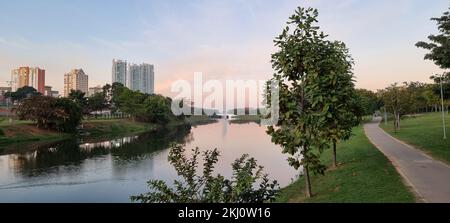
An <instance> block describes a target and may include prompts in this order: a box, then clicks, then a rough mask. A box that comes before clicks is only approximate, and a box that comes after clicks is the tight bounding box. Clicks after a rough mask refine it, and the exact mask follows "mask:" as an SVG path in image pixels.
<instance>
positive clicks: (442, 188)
mask: <svg viewBox="0 0 450 223" xmlns="http://www.w3.org/2000/svg"><path fill="white" fill-rule="evenodd" d="M380 121H381V118H375V119H374V120H373V121H372V122H371V123H367V124H365V125H364V131H365V132H366V135H367V137H368V138H369V140H370V141H371V142H372V144H374V145H375V146H376V147H377V148H378V149H379V150H380V151H381V152H383V153H384V154H385V155H386V157H388V159H389V160H390V161H391V162H392V163H393V164H394V166H395V168H396V169H397V171H398V172H399V173H400V174H401V175H402V176H403V178H404V179H405V181H406V182H407V183H408V184H409V186H411V187H412V188H413V189H414V191H415V192H416V194H417V195H418V197H419V198H420V199H422V200H423V201H424V202H430V203H450V166H448V165H447V164H445V163H443V162H441V161H437V160H434V159H433V158H431V157H430V156H428V155H427V154H425V153H424V152H422V151H420V150H418V149H415V148H413V147H412V146H410V145H407V144H405V143H403V142H401V141H399V140H397V139H395V138H394V137H392V136H390V135H389V134H387V133H386V132H385V131H383V130H382V129H381V128H380V127H379V126H378V125H379V123H380Z"/></svg>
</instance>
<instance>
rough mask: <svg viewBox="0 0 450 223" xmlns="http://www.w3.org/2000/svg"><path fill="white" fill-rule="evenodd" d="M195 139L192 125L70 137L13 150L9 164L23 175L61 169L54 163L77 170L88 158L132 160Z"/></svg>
mask: <svg viewBox="0 0 450 223" xmlns="http://www.w3.org/2000/svg"><path fill="white" fill-rule="evenodd" d="M192 140H193V136H192V134H191V133H190V127H189V126H180V127H177V128H175V129H171V130H160V131H157V132H149V133H145V134H141V135H137V136H127V137H121V138H117V139H113V140H108V141H92V140H89V139H70V140H66V141H63V142H60V143H56V144H54V145H51V146H50V147H48V148H38V149H36V150H34V151H31V152H22V153H16V154H11V155H9V156H8V163H9V166H8V167H9V168H10V169H11V170H12V171H13V172H14V173H15V174H17V175H20V176H21V177H36V176H39V175H40V174H48V172H49V170H52V172H55V171H56V172H58V170H59V169H62V168H56V169H52V168H53V167H71V171H76V170H77V166H79V165H81V164H82V163H83V162H85V161H86V160H89V159H96V158H101V157H105V156H107V155H111V156H112V161H113V164H117V165H120V164H121V163H127V162H130V161H133V160H134V161H136V160H140V159H146V158H147V156H149V155H152V154H153V153H154V152H156V151H159V150H163V149H167V148H168V147H169V144H170V143H172V142H177V143H188V142H190V141H192ZM113 166H114V165H113ZM64 171H67V168H64Z"/></svg>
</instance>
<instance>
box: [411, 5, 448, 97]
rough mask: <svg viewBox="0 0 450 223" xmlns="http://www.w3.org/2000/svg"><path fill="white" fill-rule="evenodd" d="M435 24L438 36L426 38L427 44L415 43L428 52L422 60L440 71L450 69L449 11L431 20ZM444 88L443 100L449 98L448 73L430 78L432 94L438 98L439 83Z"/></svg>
mask: <svg viewBox="0 0 450 223" xmlns="http://www.w3.org/2000/svg"><path fill="white" fill-rule="evenodd" d="M431 20H433V21H435V22H436V23H437V28H438V30H439V34H436V35H433V34H432V35H430V36H428V40H429V42H425V41H420V42H418V43H416V46H417V47H420V48H423V49H426V50H428V51H429V52H428V53H427V54H425V57H424V59H426V60H431V61H433V62H434V63H435V64H436V65H437V66H439V67H440V68H441V69H444V70H446V69H450V11H446V12H444V13H443V15H442V16H441V17H435V18H431ZM441 77H442V84H443V88H444V100H449V98H450V73H449V72H444V73H443V74H442V75H434V76H432V77H430V78H431V79H432V80H434V81H435V85H434V88H433V90H434V93H435V94H436V95H438V96H439V97H440V86H439V85H440V83H441Z"/></svg>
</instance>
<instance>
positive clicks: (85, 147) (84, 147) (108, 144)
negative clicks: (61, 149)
mask: <svg viewBox="0 0 450 223" xmlns="http://www.w3.org/2000/svg"><path fill="white" fill-rule="evenodd" d="M137 138H138V136H130V137H124V138H119V139H114V140H109V141H104V142H96V143H82V144H80V150H81V151H84V152H90V151H92V150H93V149H95V148H99V147H100V148H104V149H114V148H119V147H121V146H123V145H124V144H128V143H130V142H133V141H134V140H136V139H137Z"/></svg>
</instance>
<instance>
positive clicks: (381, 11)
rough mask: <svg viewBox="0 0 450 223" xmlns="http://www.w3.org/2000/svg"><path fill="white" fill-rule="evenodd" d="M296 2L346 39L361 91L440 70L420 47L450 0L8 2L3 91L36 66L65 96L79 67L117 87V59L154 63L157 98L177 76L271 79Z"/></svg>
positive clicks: (3, 11)
mask: <svg viewBox="0 0 450 223" xmlns="http://www.w3.org/2000/svg"><path fill="white" fill-rule="evenodd" d="M297 6H312V7H316V8H318V9H319V13H320V15H319V25H320V26H321V28H322V30H323V31H324V32H325V33H327V34H329V35H330V38H331V39H337V40H341V41H344V42H345V43H346V44H347V46H348V47H349V48H350V52H351V54H352V55H353V57H354V59H355V62H356V65H355V70H354V73H355V76H356V80H357V83H356V85H357V87H359V88H367V89H372V90H376V89H381V88H384V87H385V86H387V85H389V84H391V83H394V82H403V81H422V82H429V80H428V77H429V76H430V75H431V74H432V73H433V72H438V71H439V69H438V68H437V67H436V66H435V65H434V64H433V63H432V62H429V61H424V60H423V56H424V53H425V52H426V51H424V50H422V49H418V48H416V47H415V46H414V44H415V43H416V42H417V41H419V40H426V37H427V36H428V35H429V34H431V33H436V32H437V29H436V25H435V22H433V21H430V17H437V16H440V15H441V14H442V13H443V12H444V11H446V10H447V9H448V7H449V6H450V4H449V2H448V0H433V1H426V0H395V1H393V0H301V1H300V0H297V1H294V0H272V1H268V0H221V1H216V0H189V1H187V0H186V1H175V0H173V1H164V0H160V1H156V0H152V1H150V0H114V1H111V0H76V1H75V0H71V1H68V0H66V1H64V0H39V1H36V0H14V1H9V0H0V86H6V85H7V84H6V81H8V80H9V79H10V73H11V70H12V69H14V68H16V67H19V66H38V67H41V68H44V69H45V70H46V74H47V76H46V85H50V86H53V87H54V88H56V89H57V90H59V91H60V92H62V89H63V76H64V73H67V72H68V71H70V70H71V69H72V68H82V69H83V70H84V71H85V72H86V73H87V74H88V75H89V86H90V87H91V86H96V85H104V84H105V83H110V82H111V66H112V59H113V58H117V59H124V60H128V61H131V62H135V63H142V62H146V63H151V64H154V65H155V83H156V84H155V85H156V86H155V87H156V93H161V94H164V95H167V96H171V94H170V86H171V83H172V82H173V81H176V80H178V79H186V80H191V79H192V77H193V73H194V72H203V74H204V79H206V80H207V79H219V80H225V79H229V80H263V79H267V78H269V77H270V75H271V74H272V72H273V71H272V68H271V65H270V55H271V53H273V52H274V50H275V48H274V47H273V39H274V37H276V36H277V35H278V34H280V33H281V31H282V29H283V28H284V26H285V24H286V22H287V20H288V17H289V16H290V15H292V14H293V13H294V10H295V9H296V7H297Z"/></svg>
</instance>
